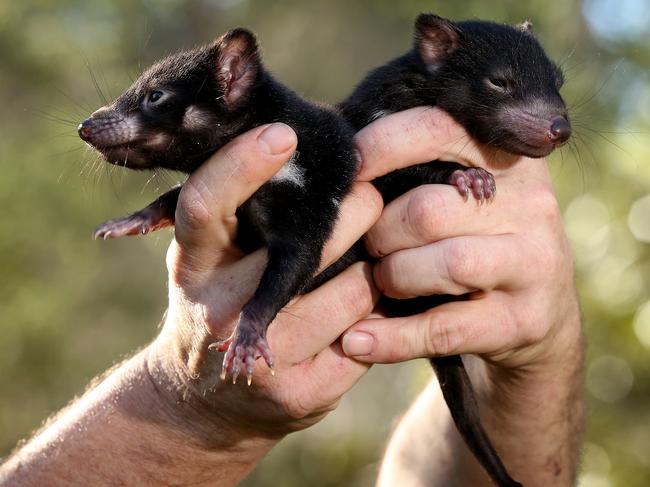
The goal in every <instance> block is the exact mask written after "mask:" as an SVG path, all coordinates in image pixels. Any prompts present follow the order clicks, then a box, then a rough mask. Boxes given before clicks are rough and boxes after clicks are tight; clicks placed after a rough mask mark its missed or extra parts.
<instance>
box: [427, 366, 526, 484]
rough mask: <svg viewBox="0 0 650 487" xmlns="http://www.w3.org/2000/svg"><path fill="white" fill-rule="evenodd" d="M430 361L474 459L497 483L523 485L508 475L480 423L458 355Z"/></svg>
mask: <svg viewBox="0 0 650 487" xmlns="http://www.w3.org/2000/svg"><path fill="white" fill-rule="evenodd" d="M430 362H431V365H432V366H433V369H434V370H435V371H436V375H437V376H438V382H440V388H441V389H442V395H443V396H444V398H445V402H446V403H447V406H449V411H450V412H451V417H452V418H453V420H454V423H455V424H456V428H458V432H459V433H460V436H462V438H463V440H464V441H465V443H466V444H467V446H468V447H469V449H470V450H471V452H472V453H473V454H474V456H475V457H476V459H477V460H478V461H479V463H480V464H481V465H482V466H483V468H484V469H485V471H486V472H487V473H488V475H489V476H490V477H491V478H492V480H493V481H494V482H495V483H496V484H497V485H498V486H499V487H523V486H522V484H520V483H519V482H517V481H515V480H513V479H512V477H510V475H509V474H508V472H507V470H506V468H505V467H504V466H503V463H502V462H501V459H500V458H499V455H498V454H497V452H496V450H495V449H494V447H493V446H492V443H490V439H489V438H488V436H487V434H486V433H485V430H484V429H483V426H482V425H481V418H480V416H479V410H478V402H477V401H476V396H475V394H474V389H473V388H472V383H471V381H470V379H469V375H467V370H465V365H464V364H463V360H462V359H461V357H460V355H451V356H449V357H436V358H432V359H430Z"/></svg>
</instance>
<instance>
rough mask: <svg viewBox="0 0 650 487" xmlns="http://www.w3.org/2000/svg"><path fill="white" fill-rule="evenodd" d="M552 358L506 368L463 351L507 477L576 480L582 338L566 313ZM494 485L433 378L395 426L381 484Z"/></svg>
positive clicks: (528, 482) (536, 481) (543, 482)
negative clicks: (462, 434) (459, 432)
mask: <svg viewBox="0 0 650 487" xmlns="http://www.w3.org/2000/svg"><path fill="white" fill-rule="evenodd" d="M568 318H569V319H568V320H567V322H566V323H565V326H564V329H563V335H562V337H561V338H562V343H563V345H565V346H563V347H558V348H557V350H555V352H557V354H553V355H552V356H549V357H548V360H550V361H551V362H552V363H547V362H540V363H539V365H536V366H530V367H523V368H521V369H504V368H502V367H496V366H493V365H489V364H488V363H486V362H484V361H483V360H481V359H478V358H476V357H473V356H466V357H465V362H466V364H467V365H468V372H469V373H470V375H471V377H472V383H473V384H474V386H475V389H476V391H477V394H478V400H479V404H480V410H481V418H482V422H483V424H484V426H485V429H486V431H487V432H488V435H489V436H490V439H491V440H492V442H493V444H494V446H495V448H496V449H497V451H498V452H499V454H500V456H501V458H502V460H503V461H504V463H505V464H506V465H507V466H508V469H509V471H510V473H511V474H512V476H513V477H514V478H515V479H517V480H518V481H520V482H522V483H523V484H524V485H525V486H526V487H531V486H532V487H535V486H547V485H557V486H569V485H573V483H574V481H575V476H576V473H577V467H578V460H579V452H580V447H579V445H580V441H581V438H582V426H583V419H584V418H583V408H584V405H583V400H582V359H583V350H582V348H583V343H582V335H581V330H580V324H579V319H578V316H577V313H576V314H575V315H572V316H570V317H568ZM389 485H403V486H405V487H414V486H425V485H426V486H438V485H440V486H443V485H444V486H448V485H458V486H465V485H476V486H480V485H486V486H489V485H492V483H491V482H490V481H489V479H488V477H487V475H486V474H485V471H484V470H483V469H482V468H481V466H480V465H479V464H478V462H477V461H476V459H475V458H474V456H473V455H472V454H471V453H470V451H469V450H468V449H467V447H466V446H465V444H464V442H463V440H462V439H461V437H460V435H459V434H458V432H457V430H456V428H455V426H454V424H453V421H452V419H451V415H450V414H449V411H448V408H447V406H446V404H445V403H444V399H443V398H442V394H441V393H440V390H439V387H438V385H437V383H435V381H433V382H432V383H431V384H430V385H429V387H427V389H426V390H425V391H423V393H422V394H421V395H420V397H419V398H418V400H417V401H416V402H415V403H414V404H413V405H412V406H411V408H410V409H409V411H408V412H407V413H406V415H405V416H404V417H403V418H402V420H401V421H400V423H399V425H398V426H397V428H396V431H395V434H394V435H393V437H392V438H391V441H390V443H389V445H388V448H387V451H386V455H385V457H384V460H383V464H382V467H381V471H380V475H379V480H378V486H380V487H384V486H389Z"/></svg>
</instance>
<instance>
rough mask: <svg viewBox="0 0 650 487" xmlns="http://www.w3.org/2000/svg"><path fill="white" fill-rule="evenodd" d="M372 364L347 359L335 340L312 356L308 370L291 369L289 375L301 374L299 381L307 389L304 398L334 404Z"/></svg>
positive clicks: (306, 368)
mask: <svg viewBox="0 0 650 487" xmlns="http://www.w3.org/2000/svg"><path fill="white" fill-rule="evenodd" d="M371 365H372V364H369V363H364V362H359V361H357V360H354V359H351V358H349V357H347V356H346V355H345V354H344V353H343V350H342V348H341V343H340V342H339V341H336V342H334V343H333V344H332V345H330V346H329V347H327V348H325V349H324V350H323V351H322V352H320V353H319V354H318V355H317V356H316V357H314V360H313V361H311V362H310V363H309V365H308V366H307V367H305V368H298V367H294V368H293V369H292V372H293V373H296V374H300V380H301V381H304V382H303V383H304V384H305V387H306V389H307V390H305V391H304V392H305V395H304V397H310V398H317V400H318V401H319V402H320V403H321V404H336V403H337V402H338V399H339V398H340V397H341V396H342V395H343V394H344V393H345V392H347V391H348V390H349V389H350V388H351V387H352V386H353V385H354V384H356V383H357V381H358V380H359V379H360V378H361V377H363V375H364V374H365V373H366V372H367V371H368V369H369V368H370V367H371ZM297 380H298V379H296V380H295V381H294V383H295V382H296V381H297Z"/></svg>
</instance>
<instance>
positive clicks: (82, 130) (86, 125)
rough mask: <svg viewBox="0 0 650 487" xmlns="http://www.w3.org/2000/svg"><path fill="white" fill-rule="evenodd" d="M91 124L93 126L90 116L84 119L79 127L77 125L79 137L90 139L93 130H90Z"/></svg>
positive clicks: (85, 139)
mask: <svg viewBox="0 0 650 487" xmlns="http://www.w3.org/2000/svg"><path fill="white" fill-rule="evenodd" d="M91 126H92V120H91V119H90V118H88V119H86V120H84V121H83V122H81V123H80V124H79V127H77V131H78V132H79V137H81V140H84V141H88V139H89V138H90V134H91V130H90V127H91Z"/></svg>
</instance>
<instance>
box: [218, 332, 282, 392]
mask: <svg viewBox="0 0 650 487" xmlns="http://www.w3.org/2000/svg"><path fill="white" fill-rule="evenodd" d="M208 348H209V349H211V350H217V351H219V352H224V351H225V352H226V355H225V356H224V357H223V365H222V367H221V379H222V380H226V377H227V376H228V374H230V376H232V383H233V384H235V383H236V382H237V377H239V373H240V372H241V371H242V369H243V368H244V367H245V368H246V382H247V383H248V385H249V386H250V385H251V383H252V381H253V367H254V366H255V360H257V359H258V358H259V357H264V361H265V362H266V365H268V366H269V368H270V369H271V374H274V369H273V357H272V355H271V349H270V348H269V344H268V343H267V342H266V338H265V337H264V333H263V332H260V331H259V330H257V329H256V328H254V327H251V326H242V325H241V324H240V325H239V326H237V328H236V329H235V331H234V332H233V334H232V335H231V336H230V337H229V338H227V339H225V340H223V341H220V342H215V343H212V344H210V345H209V346H208Z"/></svg>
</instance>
